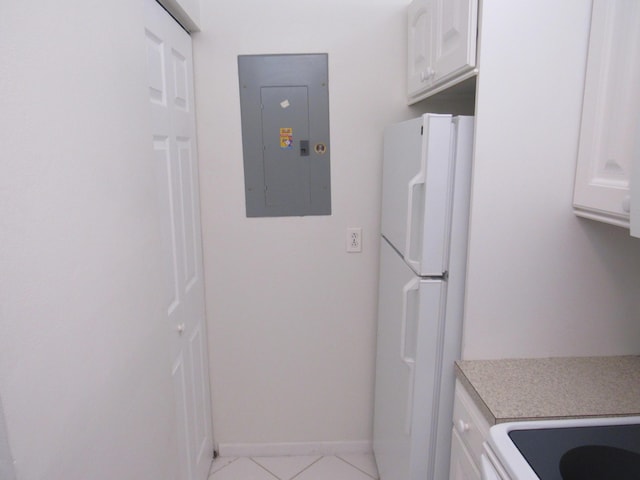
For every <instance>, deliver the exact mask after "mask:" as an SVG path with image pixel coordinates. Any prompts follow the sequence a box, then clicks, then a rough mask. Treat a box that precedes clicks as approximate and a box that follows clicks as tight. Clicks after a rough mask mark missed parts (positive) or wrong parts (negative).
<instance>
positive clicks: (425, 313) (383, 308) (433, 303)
mask: <svg viewBox="0 0 640 480" xmlns="http://www.w3.org/2000/svg"><path fill="white" fill-rule="evenodd" d="M380 251H381V254H380V288H379V296H378V298H379V304H378V312H379V313H378V335H377V338H378V344H377V353H376V382H375V413H374V452H375V456H376V462H377V464H378V470H379V473H380V478H382V479H383V480H387V479H389V480H392V479H403V480H405V479H406V480H421V479H424V478H431V477H428V476H427V472H428V471H429V469H430V468H433V467H432V463H429V459H430V458H431V459H432V457H433V454H432V453H431V452H432V451H433V450H434V448H435V445H434V444H433V443H432V440H431V439H432V438H434V435H435V428H436V425H435V423H434V421H435V419H436V418H437V416H434V413H435V412H436V411H437V407H438V405H437V395H438V393H437V392H438V385H439V379H440V374H439V372H440V368H441V365H440V362H439V361H438V358H440V355H441V352H440V350H439V348H438V344H439V342H440V343H441V341H440V340H441V337H442V333H443V325H444V304H445V303H444V295H445V293H446V287H445V284H444V282H442V281H439V280H425V279H420V278H419V277H416V275H415V274H414V273H413V271H412V270H411V269H410V268H409V267H407V265H406V264H405V263H404V262H403V261H402V259H401V258H400V256H399V255H398V254H397V253H396V252H395V251H394V250H393V248H392V247H391V246H390V245H389V244H388V243H387V242H386V241H385V240H384V239H383V240H382V242H381V246H380Z"/></svg>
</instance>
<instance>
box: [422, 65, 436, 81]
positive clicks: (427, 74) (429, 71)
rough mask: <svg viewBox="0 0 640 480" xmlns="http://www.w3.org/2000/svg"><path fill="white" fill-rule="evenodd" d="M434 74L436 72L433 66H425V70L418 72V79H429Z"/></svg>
mask: <svg viewBox="0 0 640 480" xmlns="http://www.w3.org/2000/svg"><path fill="white" fill-rule="evenodd" d="M435 74H436V71H435V70H434V69H433V68H431V67H427V69H426V70H423V71H422V72H420V81H421V82H426V81H427V80H431V78H433V77H434V76H435Z"/></svg>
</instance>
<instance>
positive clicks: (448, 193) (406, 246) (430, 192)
mask: <svg viewBox="0 0 640 480" xmlns="http://www.w3.org/2000/svg"><path fill="white" fill-rule="evenodd" d="M455 129H456V125H455V123H454V122H453V121H452V117H451V115H435V114H426V115H424V116H422V117H420V118H416V119H414V120H409V121H406V122H402V123H398V124H395V125H391V126H389V127H387V129H386V130H385V135H384V161H383V174H382V235H383V236H385V237H386V238H387V239H388V240H389V241H390V242H391V244H392V245H393V246H394V247H395V249H396V250H398V251H399V252H400V253H401V254H402V256H403V257H404V259H405V261H406V262H407V264H408V265H409V266H410V267H411V268H412V269H413V270H414V271H415V272H416V273H417V274H419V275H422V276H440V275H442V274H443V273H444V272H445V271H446V270H447V264H448V256H449V247H448V246H449V234H450V227H451V202H452V191H453V176H454V167H455Z"/></svg>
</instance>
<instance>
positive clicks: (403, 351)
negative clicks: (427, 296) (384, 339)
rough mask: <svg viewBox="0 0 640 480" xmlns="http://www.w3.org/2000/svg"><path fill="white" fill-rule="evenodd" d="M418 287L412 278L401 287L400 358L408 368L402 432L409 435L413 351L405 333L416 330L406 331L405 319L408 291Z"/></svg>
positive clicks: (414, 361) (413, 371)
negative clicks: (408, 350) (408, 346)
mask: <svg viewBox="0 0 640 480" xmlns="http://www.w3.org/2000/svg"><path fill="white" fill-rule="evenodd" d="M419 288H420V279H419V278H414V279H412V280H411V281H410V282H409V283H407V284H406V285H405V286H404V287H403V288H402V318H401V323H400V358H401V359H402V361H403V362H404V364H405V365H406V366H407V368H408V369H409V378H408V383H409V385H408V387H407V390H408V391H407V407H406V411H405V417H404V433H405V434H406V435H411V420H412V417H413V388H414V387H413V384H414V381H415V364H416V359H415V358H413V357H412V356H411V355H413V356H415V352H411V353H408V352H407V334H411V335H413V336H414V337H415V335H417V332H413V331H412V332H407V320H408V316H409V293H410V292H415V291H418V290H419Z"/></svg>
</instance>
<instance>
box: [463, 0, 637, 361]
mask: <svg viewBox="0 0 640 480" xmlns="http://www.w3.org/2000/svg"><path fill="white" fill-rule="evenodd" d="M589 4H590V2H587V1H584V0H571V1H566V2H564V1H563V2H557V1H554V0H545V1H538V2H528V3H526V4H525V3H523V2H512V1H510V0H495V1H491V2H484V16H483V31H482V37H481V38H482V49H481V73H480V77H479V80H478V96H477V109H476V114H477V125H476V145H475V160H474V161H475V165H474V179H473V193H472V195H473V204H472V217H471V234H470V247H469V249H470V250H469V268H468V282H467V302H466V319H465V322H466V323H465V338H464V348H463V355H464V357H465V358H468V359H478V358H501V357H544V356H568V355H616V354H638V353H640V322H639V321H638V319H640V241H638V240H637V239H632V238H630V237H629V232H628V231H626V230H622V229H620V228H617V227H611V226H607V225H600V224H597V223H595V222H592V221H589V220H581V219H578V218H576V217H575V216H574V214H573V213H572V210H571V202H572V195H573V177H574V170H575V159H576V156H577V146H578V134H579V122H580V115H581V102H582V93H583V83H584V80H583V79H584V69H585V62H586V49H587V35H588V25H589V15H590V11H589V8H590V5H589Z"/></svg>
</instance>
